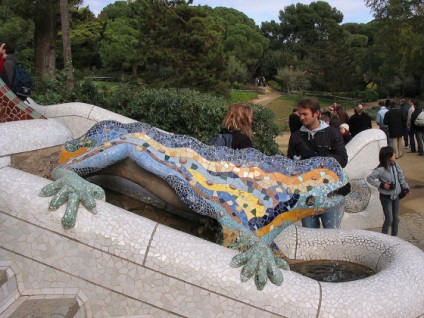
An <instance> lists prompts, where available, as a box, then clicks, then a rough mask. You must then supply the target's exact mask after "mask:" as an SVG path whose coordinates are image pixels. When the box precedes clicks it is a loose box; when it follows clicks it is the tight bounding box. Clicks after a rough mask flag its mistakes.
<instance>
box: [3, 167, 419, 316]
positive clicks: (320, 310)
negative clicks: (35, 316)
mask: <svg viewBox="0 0 424 318" xmlns="http://www.w3.org/2000/svg"><path fill="white" fill-rule="evenodd" d="M48 182H49V181H48V180H46V179H43V178H40V177H36V176H33V175H30V174H28V173H24V172H22V171H19V170H16V169H13V168H3V169H0V224H1V225H0V243H1V248H0V259H1V260H2V261H7V264H11V265H10V266H11V267H12V268H13V271H14V272H15V273H18V275H20V276H21V277H22V278H21V280H22V287H21V288H20V289H21V290H23V291H25V294H26V295H37V294H40V291H44V292H46V291H48V292H49V293H50V294H57V295H61V294H69V290H70V289H73V291H77V292H80V293H82V294H83V295H85V297H86V299H87V301H89V302H87V303H85V307H87V308H90V309H87V310H89V311H90V315H87V317H90V316H92V317H116V316H131V315H151V316H155V317H167V316H174V315H175V316H185V317H206V316H207V317H222V316H237V317H241V316H243V317H258V316H260V317H274V316H282V317H317V315H318V316H321V317H346V316H349V317H385V316H387V315H386V314H388V313H392V314H394V315H395V316H396V317H417V316H419V315H420V314H423V313H424V294H423V291H424V272H423V269H422V268H421V267H420V264H424V253H423V252H422V251H421V250H419V249H418V248H416V247H414V246H413V245H411V244H409V243H406V242H404V241H402V240H400V239H397V238H391V237H389V236H387V235H383V234H380V233H374V232H368V231H359V230H351V231H344V230H312V229H304V228H297V227H295V226H291V227H289V228H288V229H287V230H286V231H285V232H286V233H284V232H283V233H284V234H281V235H280V236H279V237H278V238H277V240H276V243H277V244H278V245H279V246H280V247H281V248H282V250H283V251H285V252H286V254H287V255H288V256H289V257H291V258H297V259H322V258H324V259H342V260H351V261H356V262H358V263H361V264H364V265H368V266H370V267H371V268H374V269H376V270H377V271H378V274H377V275H375V276H373V277H370V278H367V279H364V280H360V281H356V282H350V283H339V284H332V283H318V282H316V281H314V280H312V279H309V278H306V277H303V276H301V275H299V274H297V273H294V272H290V271H289V272H286V271H285V272H284V278H285V281H284V283H283V285H282V286H280V287H277V286H274V285H272V284H270V283H269V284H268V285H267V286H266V287H265V289H264V290H263V291H257V290H256V288H255V286H254V283H253V281H252V280H250V281H248V282H246V283H241V282H240V269H234V268H231V267H230V266H229V263H230V260H231V258H232V257H233V256H234V255H235V254H236V252H235V251H233V250H230V249H226V248H223V247H221V246H218V245H216V244H212V243H210V242H207V241H204V240H201V239H198V238H195V237H191V236H190V235H188V234H185V233H182V232H179V231H176V230H173V229H170V228H168V227H166V226H163V225H160V224H157V223H155V222H152V221H150V220H148V219H145V218H143V217H140V216H137V215H134V214H132V213H130V212H127V211H125V210H122V209H119V208H117V207H114V206H112V205H109V204H107V203H104V202H99V203H98V209H99V212H98V214H96V215H93V214H91V213H90V212H88V211H87V210H85V209H84V208H82V207H81V208H80V211H79V214H78V218H77V224H76V226H75V228H73V229H70V230H64V229H63V228H62V227H61V225H60V219H61V217H62V215H63V212H64V208H60V209H59V210H58V211H48V210H47V206H48V201H49V198H41V197H38V196H37V193H38V191H39V189H41V187H42V186H44V185H46V184H47V183H48ZM0 265H1V264H0ZM406 286H408V287H406ZM399 299H401V300H402V301H399ZM389 316H390V315H389Z"/></svg>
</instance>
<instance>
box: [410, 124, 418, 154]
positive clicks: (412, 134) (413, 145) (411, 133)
mask: <svg viewBox="0 0 424 318" xmlns="http://www.w3.org/2000/svg"><path fill="white" fill-rule="evenodd" d="M409 145H410V146H411V151H412V152H416V151H417V148H415V131H413V130H412V129H410V130H409Z"/></svg>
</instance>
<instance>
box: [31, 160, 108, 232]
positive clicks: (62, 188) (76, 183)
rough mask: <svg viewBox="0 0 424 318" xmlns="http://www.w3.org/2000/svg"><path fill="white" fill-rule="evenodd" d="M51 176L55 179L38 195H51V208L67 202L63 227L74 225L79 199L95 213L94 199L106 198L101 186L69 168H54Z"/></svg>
mask: <svg viewBox="0 0 424 318" xmlns="http://www.w3.org/2000/svg"><path fill="white" fill-rule="evenodd" d="M52 176H53V178H54V179H55V180H56V181H55V182H53V183H51V184H48V185H46V186H45V187H43V188H42V189H41V191H40V193H39V195H40V196H43V197H50V196H52V195H53V198H52V199H51V200H50V204H49V209H51V210H56V209H58V208H59V207H60V206H61V205H63V204H64V203H66V202H67V203H68V204H67V207H66V211H65V214H64V216H63V218H62V225H63V227H64V228H71V227H73V226H74V225H75V221H76V215H77V211H78V205H79V202H80V201H81V202H82V204H83V205H84V207H85V208H86V209H87V210H89V211H91V212H92V213H97V211H96V209H95V207H96V201H95V199H99V200H105V198H106V196H105V192H104V190H103V189H102V188H101V187H99V186H97V185H95V184H92V183H90V182H88V181H86V180H84V179H83V178H82V177H80V176H79V175H78V174H76V173H75V172H73V171H71V170H66V169H61V168H56V169H55V170H54V171H53V173H52Z"/></svg>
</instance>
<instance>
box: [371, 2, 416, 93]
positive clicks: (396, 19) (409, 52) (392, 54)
mask: <svg viewBox="0 0 424 318" xmlns="http://www.w3.org/2000/svg"><path fill="white" fill-rule="evenodd" d="M365 3H366V5H367V6H369V7H370V8H371V10H372V11H373V13H374V16H375V17H376V18H377V19H378V20H380V21H381V28H380V29H379V32H378V38H377V39H378V40H377V41H376V47H377V48H378V49H379V51H380V54H381V59H382V65H381V66H380V74H381V75H383V74H384V75H383V76H384V77H385V78H386V82H387V79H388V78H389V79H390V81H393V82H395V81H396V79H400V81H399V85H398V87H397V89H396V91H395V92H394V91H393V88H394V87H393V85H386V86H387V87H389V86H391V89H388V93H400V94H405V92H406V91H408V90H409V94H413V95H419V94H422V92H423V89H424V87H423V86H424V77H423V74H424V51H423V50H422V48H423V47H424V10H423V8H424V7H423V3H422V1H415V0H408V1H386V0H366V1H365ZM410 77H412V78H414V81H415V82H416V83H417V85H416V89H412V88H411V87H410V88H409V89H408V88H406V87H402V85H401V84H400V83H402V82H403V83H405V82H407V79H408V78H410ZM392 84H393V83H392Z"/></svg>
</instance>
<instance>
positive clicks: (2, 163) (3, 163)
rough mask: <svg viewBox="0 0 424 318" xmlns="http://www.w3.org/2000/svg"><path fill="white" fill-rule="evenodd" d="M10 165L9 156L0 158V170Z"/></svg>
mask: <svg viewBox="0 0 424 318" xmlns="http://www.w3.org/2000/svg"><path fill="white" fill-rule="evenodd" d="M10 163H11V160H10V156H4V157H0V169H1V168H4V167H9V166H10Z"/></svg>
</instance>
